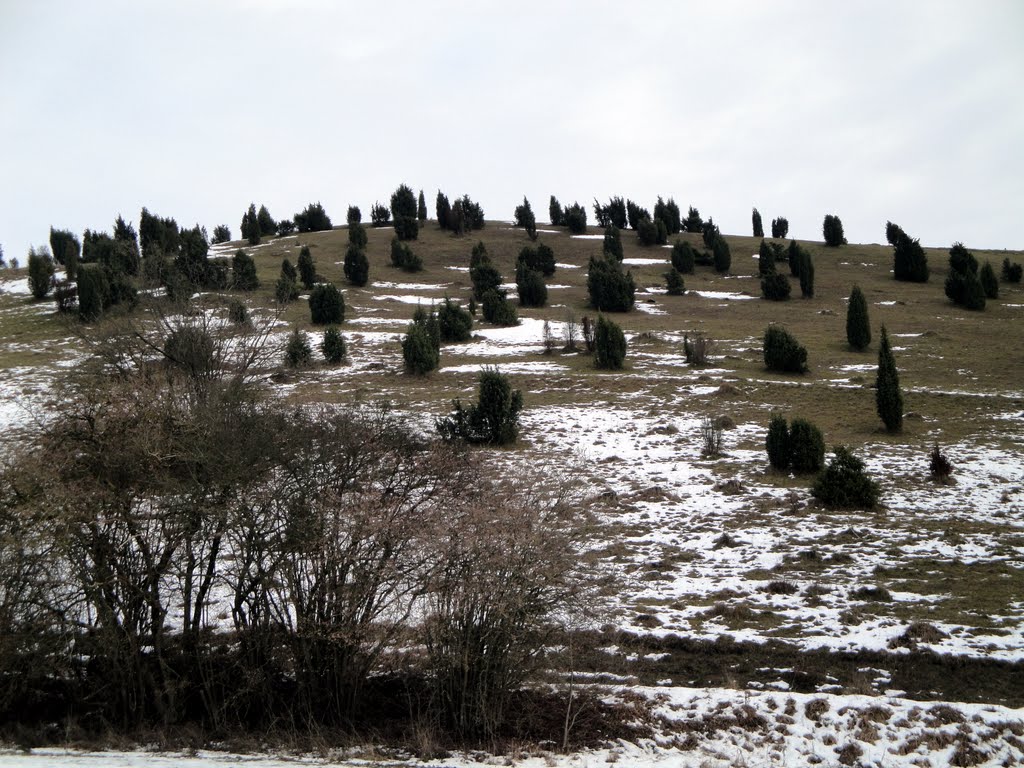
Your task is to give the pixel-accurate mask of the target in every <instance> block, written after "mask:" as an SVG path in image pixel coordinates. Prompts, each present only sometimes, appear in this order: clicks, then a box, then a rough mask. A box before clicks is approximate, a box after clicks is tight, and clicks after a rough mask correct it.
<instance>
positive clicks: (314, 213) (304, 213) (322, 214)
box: [294, 201, 332, 232]
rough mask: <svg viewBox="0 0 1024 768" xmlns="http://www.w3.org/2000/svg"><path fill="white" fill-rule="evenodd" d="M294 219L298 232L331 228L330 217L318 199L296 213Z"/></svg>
mask: <svg viewBox="0 0 1024 768" xmlns="http://www.w3.org/2000/svg"><path fill="white" fill-rule="evenodd" d="M294 221H295V228H296V229H297V230H298V231H299V232H322V231H325V230H328V229H331V228H332V224H331V217H330V216H328V215H327V211H325V210H324V207H323V205H321V204H320V202H319V201H317V202H315V203H310V204H309V205H307V206H306V207H305V208H303V209H302V210H301V211H300V212H299V213H296V214H295V216H294Z"/></svg>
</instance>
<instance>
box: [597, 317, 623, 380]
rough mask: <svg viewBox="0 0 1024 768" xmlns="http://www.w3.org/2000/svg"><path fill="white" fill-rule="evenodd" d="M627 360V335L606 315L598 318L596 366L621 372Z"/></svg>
mask: <svg viewBox="0 0 1024 768" xmlns="http://www.w3.org/2000/svg"><path fill="white" fill-rule="evenodd" d="M625 360H626V335H625V334H624V333H623V332H622V328H620V327H619V325H618V324H617V323H615V322H613V321H611V320H609V319H608V318H606V317H605V316H604V315H598V316H597V326H596V327H595V329H594V365H595V366H596V367H597V368H604V369H606V370H610V371H617V370H621V369H622V367H623V366H624V364H625Z"/></svg>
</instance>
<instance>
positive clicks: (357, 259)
mask: <svg viewBox="0 0 1024 768" xmlns="http://www.w3.org/2000/svg"><path fill="white" fill-rule="evenodd" d="M344 270H345V279H346V280H348V281H349V282H350V283H352V285H359V286H362V285H366V283H367V281H368V280H369V279H370V260H369V259H367V258H366V251H364V250H363V249H362V248H359V247H357V246H356V245H355V243H349V246H348V249H347V250H346V251H345V265H344Z"/></svg>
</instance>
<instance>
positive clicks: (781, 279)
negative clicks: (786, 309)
mask: <svg viewBox="0 0 1024 768" xmlns="http://www.w3.org/2000/svg"><path fill="white" fill-rule="evenodd" d="M789 291H790V286H789V278H788V277H786V276H785V275H784V274H782V273H781V272H770V273H769V274H767V275H765V276H764V277H762V278H761V295H762V296H764V298H766V299H769V300H770V301H786V300H787V299H788V298H789Z"/></svg>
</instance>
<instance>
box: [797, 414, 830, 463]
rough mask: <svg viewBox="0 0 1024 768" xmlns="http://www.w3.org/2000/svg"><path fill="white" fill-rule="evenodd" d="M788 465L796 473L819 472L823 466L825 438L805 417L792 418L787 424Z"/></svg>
mask: <svg viewBox="0 0 1024 768" xmlns="http://www.w3.org/2000/svg"><path fill="white" fill-rule="evenodd" d="M789 466H790V468H791V469H792V470H793V471H794V472H796V473H797V474H811V473H814V472H820V471H821V468H822V467H823V466H825V440H824V438H823V437H822V435H821V430H820V429H818V428H817V427H816V426H815V425H814V424H812V423H811V422H810V421H808V420H807V419H793V421H792V422H791V423H790V425H789Z"/></svg>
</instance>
